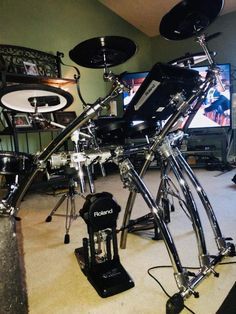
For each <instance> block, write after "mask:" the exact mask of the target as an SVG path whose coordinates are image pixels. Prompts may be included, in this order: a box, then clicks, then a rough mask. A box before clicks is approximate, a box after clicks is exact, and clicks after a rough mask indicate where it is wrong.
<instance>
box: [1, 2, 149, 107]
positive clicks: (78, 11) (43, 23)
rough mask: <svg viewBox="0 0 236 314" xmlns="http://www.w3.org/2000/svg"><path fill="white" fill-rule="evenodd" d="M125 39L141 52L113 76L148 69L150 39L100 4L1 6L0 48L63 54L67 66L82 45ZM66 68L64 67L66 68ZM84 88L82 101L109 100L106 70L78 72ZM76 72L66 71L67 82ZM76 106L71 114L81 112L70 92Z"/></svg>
mask: <svg viewBox="0 0 236 314" xmlns="http://www.w3.org/2000/svg"><path fill="white" fill-rule="evenodd" d="M109 35H117V36H125V37H128V38H131V39H132V40H133V41H134V42H135V43H136V44H137V46H138V51H137V53H136V55H135V57H133V58H131V59H130V60H128V61H126V62H125V63H124V64H122V65H121V66H117V67H114V68H112V71H113V72H115V73H120V72H123V71H125V70H128V71H136V70H137V69H147V68H149V67H150V65H151V63H152V61H151V59H150V55H151V50H150V48H151V41H150V39H149V38H148V37H147V36H145V35H144V34H142V33H141V32H139V31H138V30H136V29H135V28H134V27H132V26H131V25H130V24H128V23H127V22H125V21H124V20H123V19H121V18H120V17H118V16H117V15H116V14H114V13H112V12H111V11H110V10H108V9H107V8H106V7H105V6H103V5H102V4H101V3H99V2H98V1H97V0H1V1H0V43H1V44H11V45H18V46H25V47H29V48H33V49H38V50H42V51H45V52H49V53H53V54H55V53H56V52H57V51H61V52H63V53H64V54H65V58H64V59H63V61H64V62H65V63H69V64H73V62H72V61H71V60H70V59H69V56H68V52H69V51H70V50H71V49H72V48H74V46H76V45H77V44H78V43H80V42H82V41H84V40H87V39H89V38H93V37H98V36H109ZM63 68H64V67H63ZM79 70H80V72H81V79H80V86H81V92H82V94H83V97H84V99H85V100H86V101H87V102H93V101H95V100H96V99H97V98H98V97H102V96H104V95H105V92H106V90H107V86H106V84H105V83H104V82H103V77H102V75H103V70H101V69H87V68H83V67H79ZM74 73H75V72H73V70H70V69H69V68H68V69H66V68H64V73H63V76H64V77H68V78H73V75H74ZM70 91H71V92H72V94H73V95H74V96H75V98H76V100H75V102H74V104H73V106H72V107H70V108H68V110H76V111H77V112H79V111H80V110H81V104H80V102H79V101H78V97H77V92H76V89H75V88H73V89H72V90H70Z"/></svg>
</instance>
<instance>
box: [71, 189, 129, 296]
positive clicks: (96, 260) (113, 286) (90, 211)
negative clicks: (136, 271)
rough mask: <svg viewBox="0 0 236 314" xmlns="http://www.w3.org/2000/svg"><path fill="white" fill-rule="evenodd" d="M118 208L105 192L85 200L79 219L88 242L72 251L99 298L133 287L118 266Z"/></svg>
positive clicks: (91, 195)
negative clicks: (84, 229)
mask: <svg viewBox="0 0 236 314" xmlns="http://www.w3.org/2000/svg"><path fill="white" fill-rule="evenodd" d="M120 209H121V208H120V206H119V205H118V204H117V202H116V201H115V200H114V199H113V195H112V194H110V193H107V192H102V193H97V194H90V195H88V196H87V197H86V201H85V203H84V205H83V208H82V209H81V210H80V215H81V217H82V218H83V219H84V221H85V222H86V224H87V228H88V235H89V237H88V238H84V239H83V246H82V247H80V248H77V249H75V255H76V257H77V260H78V262H79V265H80V267H81V270H82V271H83V273H84V274H85V276H87V279H88V280H89V282H90V283H91V284H92V286H93V287H94V288H95V289H96V291H97V293H98V294H99V295H100V296H101V297H103V298H106V297H109V296H112V295H115V294H117V293H120V292H122V291H125V290H128V289H130V288H132V287H134V282H133V280H132V279H131V278H130V276H129V275H128V273H127V272H126V270H125V269H124V267H123V266H122V265H121V263H120V258H119V254H118V245H117V235H116V225H117V218H118V214H119V212H120Z"/></svg>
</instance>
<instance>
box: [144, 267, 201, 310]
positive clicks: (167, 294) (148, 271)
mask: <svg viewBox="0 0 236 314" xmlns="http://www.w3.org/2000/svg"><path fill="white" fill-rule="evenodd" d="M158 268H172V266H170V265H162V266H154V267H151V268H149V269H148V270H147V273H148V275H149V276H150V277H152V279H154V280H155V281H156V282H157V283H158V285H159V286H160V287H161V289H162V291H163V292H164V293H165V295H166V296H167V297H168V298H169V299H170V298H171V296H170V295H169V293H168V292H167V291H166V290H165V288H164V287H163V285H162V284H161V283H160V281H159V280H158V279H157V278H156V277H154V276H153V275H152V274H151V273H150V271H151V270H153V269H158ZM189 269H193V267H191V268H189ZM194 269H199V267H197V268H195V267H194ZM183 306H184V308H186V309H187V310H188V311H189V312H190V313H192V314H195V313H194V312H193V311H192V310H191V309H190V308H189V307H187V306H186V305H185V304H183Z"/></svg>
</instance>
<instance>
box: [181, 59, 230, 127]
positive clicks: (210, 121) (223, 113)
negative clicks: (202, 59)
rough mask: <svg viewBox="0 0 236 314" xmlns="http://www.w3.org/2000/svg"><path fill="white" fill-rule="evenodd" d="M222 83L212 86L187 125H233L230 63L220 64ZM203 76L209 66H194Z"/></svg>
mask: <svg viewBox="0 0 236 314" xmlns="http://www.w3.org/2000/svg"><path fill="white" fill-rule="evenodd" d="M218 67H219V69H220V79H221V82H222V85H221V84H220V83H219V82H217V83H216V85H215V86H214V87H212V88H211V89H210V90H209V91H208V93H207V95H206V98H205V100H204V101H203V103H202V105H201V106H200V108H199V109H198V110H197V112H196V113H195V115H194V117H193V119H192V121H191V122H190V124H189V125H187V127H188V128H189V129H197V128H219V127H229V126H230V125H231V88H230V86H231V72H230V64H219V65H218ZM193 69H194V70H197V71H198V72H199V73H200V75H201V76H202V77H205V76H206V71H207V69H208V67H207V66H198V67H193Z"/></svg>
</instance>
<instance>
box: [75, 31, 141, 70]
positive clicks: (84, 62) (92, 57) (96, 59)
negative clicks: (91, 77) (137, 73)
mask: <svg viewBox="0 0 236 314" xmlns="http://www.w3.org/2000/svg"><path fill="white" fill-rule="evenodd" d="M135 52H136V45H135V44H134V42H133V41H132V40H130V39H128V38H125V37H120V36H104V37H96V38H91V39H88V40H85V41H83V42H82V43H79V44H78V45H77V46H75V47H74V48H73V49H72V50H70V52H69V56H70V58H71V60H72V61H74V62H75V63H76V64H78V65H81V66H83V67H86V68H92V69H99V68H104V69H106V70H107V68H108V67H113V66H116V65H119V64H121V63H124V62H125V61H127V60H128V59H129V58H131V57H132V56H133V55H134V54H135ZM105 72H107V71H105Z"/></svg>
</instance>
